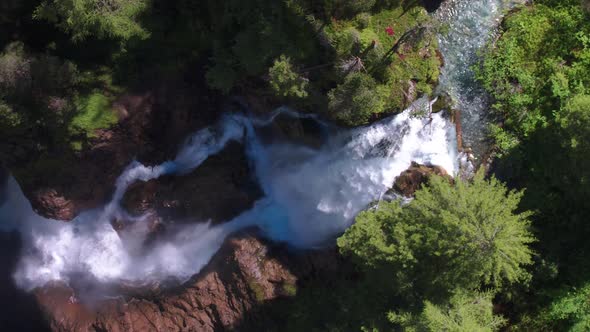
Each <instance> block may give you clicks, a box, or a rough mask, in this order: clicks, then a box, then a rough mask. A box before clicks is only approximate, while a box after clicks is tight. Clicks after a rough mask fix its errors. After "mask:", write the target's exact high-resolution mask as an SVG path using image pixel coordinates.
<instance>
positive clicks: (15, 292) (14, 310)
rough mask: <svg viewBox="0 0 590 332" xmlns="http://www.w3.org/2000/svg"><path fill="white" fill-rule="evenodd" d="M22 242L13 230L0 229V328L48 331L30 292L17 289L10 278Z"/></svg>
mask: <svg viewBox="0 0 590 332" xmlns="http://www.w3.org/2000/svg"><path fill="white" fill-rule="evenodd" d="M21 250H22V241H21V239H20V235H19V234H18V233H16V232H12V233H6V232H0V266H2V269H1V273H0V294H2V296H0V330H2V331H32V332H36V331H50V328H49V325H48V322H47V320H46V319H45V317H44V316H43V314H42V312H41V309H40V308H39V306H38V304H37V302H36V300H35V297H34V295H33V294H30V293H27V292H25V291H23V290H21V289H19V288H18V287H17V286H16V284H15V282H14V279H13V277H12V274H13V273H14V271H15V269H16V266H17V263H18V259H19V257H20V253H21Z"/></svg>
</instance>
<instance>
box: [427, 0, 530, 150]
mask: <svg viewBox="0 0 590 332" xmlns="http://www.w3.org/2000/svg"><path fill="white" fill-rule="evenodd" d="M523 2H524V0H475V1H467V0H447V1H446V2H445V3H443V5H442V6H441V8H439V10H438V11H437V12H436V14H435V15H436V17H437V18H438V19H439V20H440V21H441V22H444V23H446V25H447V27H448V31H445V32H444V33H441V34H439V45H440V50H441V52H442V54H443V55H444V59H445V66H444V67H443V69H442V73H441V77H440V84H439V86H438V88H437V90H438V91H439V92H441V91H444V92H447V93H448V94H449V95H450V96H451V97H452V98H453V100H454V101H455V108H457V109H459V110H460V111H461V123H462V128H463V143H464V146H466V147H471V148H473V150H474V152H475V154H476V155H479V156H481V155H482V154H484V153H485V152H486V149H487V148H488V147H489V143H487V142H486V139H487V135H488V131H487V127H488V124H489V123H490V121H491V119H490V118H489V116H488V112H487V110H488V106H489V98H488V96H487V94H486V92H485V91H484V90H483V89H482V87H481V85H480V84H479V83H478V82H477V80H476V79H475V74H474V71H473V66H474V65H476V64H477V63H478V61H479V60H480V55H479V54H478V53H479V51H480V50H481V49H482V48H483V47H485V46H486V44H487V43H488V42H490V41H491V40H492V39H493V37H494V34H495V31H496V28H497V27H498V26H499V24H500V23H501V20H502V17H503V15H504V14H505V12H506V11H507V10H509V9H511V8H513V7H514V6H515V5H517V4H519V3H523Z"/></svg>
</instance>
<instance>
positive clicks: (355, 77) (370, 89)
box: [328, 72, 385, 126]
mask: <svg viewBox="0 0 590 332" xmlns="http://www.w3.org/2000/svg"><path fill="white" fill-rule="evenodd" d="M328 100H329V104H328V108H329V111H330V113H331V115H332V116H333V117H334V118H335V119H336V120H337V121H339V122H340V123H342V124H345V125H348V126H358V125H363V124H366V123H368V122H369V119H370V118H371V116H372V115H373V114H378V113H381V112H383V110H384V108H385V103H384V101H383V98H382V92H381V88H380V87H379V86H378V85H377V82H375V80H374V79H373V78H372V77H371V76H370V75H368V74H365V73H361V72H357V73H352V74H350V75H348V76H347V77H346V79H345V80H344V83H342V84H340V85H338V86H337V87H336V88H335V89H333V90H332V91H330V92H329V93H328Z"/></svg>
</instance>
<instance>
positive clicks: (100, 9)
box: [34, 0, 148, 41]
mask: <svg viewBox="0 0 590 332" xmlns="http://www.w3.org/2000/svg"><path fill="white" fill-rule="evenodd" d="M146 8H147V1H146V0H110V1H97V0H65V1H62V0H45V1H44V2H43V3H41V5H39V7H37V9H36V10H35V14H34V17H35V18H36V19H41V20H46V21H49V22H51V23H54V24H55V25H57V26H58V27H59V28H60V29H62V30H64V31H66V32H68V33H70V34H71V35H72V39H73V40H77V41H79V40H83V39H86V38H88V37H90V36H95V37H98V38H113V39H120V40H125V41H126V40H129V39H131V38H133V37H139V38H146V37H147V36H148V33H147V31H145V30H144V29H143V28H142V27H141V26H140V25H139V23H138V22H137V18H138V16H139V15H140V14H141V13H142V12H143V11H144V10H145V9H146Z"/></svg>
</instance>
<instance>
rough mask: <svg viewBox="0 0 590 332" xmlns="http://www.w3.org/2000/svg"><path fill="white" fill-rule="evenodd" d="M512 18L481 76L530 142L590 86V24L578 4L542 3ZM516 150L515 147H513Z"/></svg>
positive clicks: (511, 126)
mask: <svg viewBox="0 0 590 332" xmlns="http://www.w3.org/2000/svg"><path fill="white" fill-rule="evenodd" d="M544 2H545V3H548V4H543V2H541V3H539V4H536V5H534V6H530V7H525V8H522V9H521V10H520V11H518V12H516V13H515V14H512V15H509V16H508V17H507V18H506V20H505V22H504V24H503V30H504V32H503V34H502V38H500V39H499V40H498V41H497V42H496V44H495V45H491V46H490V49H489V50H488V51H487V52H486V57H485V61H484V62H483V64H482V66H481V67H480V68H479V70H478V77H479V78H480V80H481V81H482V82H483V83H484V86H485V87H486V89H487V90H488V91H490V92H491V93H492V94H493V96H494V98H495V99H496V103H495V104H494V110H495V112H496V113H497V114H499V115H501V116H502V117H503V118H504V120H505V127H506V130H508V131H510V132H512V133H514V134H515V135H516V136H517V137H526V136H528V135H529V134H530V133H531V132H533V131H534V130H536V129H537V128H539V127H544V126H547V124H548V123H550V122H551V121H552V120H553V118H554V114H556V113H555V111H558V110H560V109H561V107H562V106H563V105H564V102H565V101H566V100H567V98H568V97H569V96H570V95H572V94H574V93H583V92H584V91H586V89H587V88H586V87H588V86H590V77H589V76H588V68H590V67H589V66H590V24H589V23H588V20H587V18H586V15H585V14H584V13H583V12H582V10H581V8H580V6H579V3H577V2H573V3H572V2H571V1H570V5H568V4H567V3H560V4H559V5H551V1H544ZM512 147H514V146H512Z"/></svg>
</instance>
